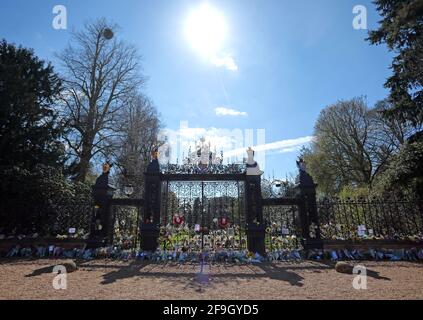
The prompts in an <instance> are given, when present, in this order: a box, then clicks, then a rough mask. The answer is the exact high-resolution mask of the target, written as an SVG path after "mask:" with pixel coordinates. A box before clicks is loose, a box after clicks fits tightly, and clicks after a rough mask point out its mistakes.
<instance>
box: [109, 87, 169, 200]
mask: <svg viewBox="0 0 423 320" xmlns="http://www.w3.org/2000/svg"><path fill="white" fill-rule="evenodd" d="M120 123H121V135H120V136H119V137H118V141H116V145H118V146H119V148H118V149H117V150H116V159H117V164H118V165H119V167H120V168H121V169H122V175H121V176H120V177H119V183H120V184H123V185H128V184H129V185H132V186H133V187H134V195H137V196H140V195H141V194H142V190H143V182H144V172H145V171H146V169H147V165H148V163H149V161H150V159H151V153H152V151H153V149H154V148H158V147H160V146H161V144H162V142H161V141H158V135H159V130H160V129H161V123H160V119H159V115H158V113H157V109H156V108H155V106H154V105H153V103H152V102H151V100H150V99H149V98H147V97H145V96H144V95H142V94H133V95H131V96H130V97H129V98H128V101H127V104H126V108H125V110H124V111H123V112H122V114H121V119H120Z"/></svg>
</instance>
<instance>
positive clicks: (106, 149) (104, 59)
mask: <svg viewBox="0 0 423 320" xmlns="http://www.w3.org/2000/svg"><path fill="white" fill-rule="evenodd" d="M118 30H119V27H118V26H117V25H115V24H111V23H108V22H107V21H106V20H105V19H99V20H96V21H93V22H90V23H87V24H86V25H85V28H84V29H83V30H82V31H78V32H75V33H74V34H73V38H72V41H71V43H70V44H69V46H68V48H67V49H65V50H64V51H63V52H62V53H61V54H60V55H59V58H60V59H61V61H62V63H63V68H64V73H65V81H64V85H65V94H64V95H63V96H64V102H65V108H64V114H65V118H66V119H67V120H68V122H69V127H70V130H69V132H68V134H67V139H66V142H67V145H68V147H69V150H70V152H71V155H72V157H73V162H72V164H71V165H70V168H71V169H73V171H74V174H75V177H76V179H77V180H79V181H84V180H85V179H86V177H87V175H88V173H89V169H90V162H91V160H92V159H93V158H95V157H96V156H98V155H102V156H103V158H108V157H109V155H110V154H111V152H112V148H113V144H112V141H113V139H114V138H115V137H116V136H117V135H118V129H119V125H118V122H117V120H118V119H119V114H120V112H121V111H122V109H124V108H125V102H126V99H127V96H128V95H130V94H132V93H133V92H135V91H137V90H138V89H139V87H140V86H141V85H142V84H143V83H144V78H143V77H142V76H141V74H140V61H141V58H140V56H139V54H138V52H137V49H136V48H135V46H133V45H130V44H127V43H126V42H124V41H123V40H119V39H118V38H117V36H115V33H116V32H117V31H118Z"/></svg>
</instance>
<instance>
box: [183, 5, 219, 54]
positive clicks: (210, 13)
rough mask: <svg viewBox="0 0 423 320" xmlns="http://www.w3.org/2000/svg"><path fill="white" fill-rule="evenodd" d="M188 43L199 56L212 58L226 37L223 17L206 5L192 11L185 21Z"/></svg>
mask: <svg viewBox="0 0 423 320" xmlns="http://www.w3.org/2000/svg"><path fill="white" fill-rule="evenodd" d="M185 35H186V37H187V40H188V42H189V43H190V45H191V46H192V47H193V49H194V50H196V51H197V52H198V53H199V54H200V55H202V56H203V57H206V58H214V57H215V56H216V55H217V54H218V52H219V51H220V49H221V48H222V46H223V43H224V41H225V39H226V36H227V25H226V20H225V17H224V16H223V15H222V14H221V13H220V12H219V11H218V10H216V9H215V8H213V7H211V6H210V5H209V4H208V3H204V4H202V5H201V6H199V7H198V8H196V9H194V10H192V11H191V12H190V14H189V16H188V18H187V19H186V21H185Z"/></svg>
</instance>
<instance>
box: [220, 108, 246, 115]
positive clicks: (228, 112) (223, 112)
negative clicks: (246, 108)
mask: <svg viewBox="0 0 423 320" xmlns="http://www.w3.org/2000/svg"><path fill="white" fill-rule="evenodd" d="M214 111H215V112H216V115H217V116H218V117H224V116H232V117H247V116H248V113H247V112H243V111H238V110H234V109H229V108H225V107H219V108H216V109H214Z"/></svg>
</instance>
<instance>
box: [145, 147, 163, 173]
mask: <svg viewBox="0 0 423 320" xmlns="http://www.w3.org/2000/svg"><path fill="white" fill-rule="evenodd" d="M147 172H148V173H159V172H160V164H159V148H157V147H155V148H154V149H153V151H152V152H151V162H150V164H149V165H148V167H147Z"/></svg>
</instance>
